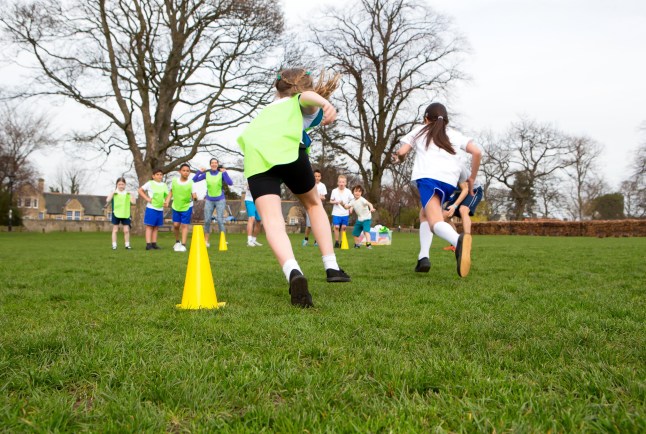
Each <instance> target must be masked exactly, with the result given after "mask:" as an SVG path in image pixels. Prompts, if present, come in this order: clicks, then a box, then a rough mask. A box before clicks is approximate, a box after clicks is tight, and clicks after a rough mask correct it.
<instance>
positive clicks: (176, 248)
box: [173, 241, 182, 252]
mask: <svg viewBox="0 0 646 434" xmlns="http://www.w3.org/2000/svg"><path fill="white" fill-rule="evenodd" d="M173 251H175V252H181V251H182V243H180V242H179V241H177V242H176V243H175V244H173Z"/></svg>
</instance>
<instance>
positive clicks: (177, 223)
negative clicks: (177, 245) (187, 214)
mask: <svg viewBox="0 0 646 434" xmlns="http://www.w3.org/2000/svg"><path fill="white" fill-rule="evenodd" d="M179 227H180V223H179V222H173V233H174V234H175V240H179Z"/></svg>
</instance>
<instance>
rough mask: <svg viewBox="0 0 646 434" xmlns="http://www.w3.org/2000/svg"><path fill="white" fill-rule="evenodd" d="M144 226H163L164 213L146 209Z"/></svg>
mask: <svg viewBox="0 0 646 434" xmlns="http://www.w3.org/2000/svg"><path fill="white" fill-rule="evenodd" d="M144 224H145V225H146V226H164V211H157V210H156V209H152V208H146V213H145V214H144Z"/></svg>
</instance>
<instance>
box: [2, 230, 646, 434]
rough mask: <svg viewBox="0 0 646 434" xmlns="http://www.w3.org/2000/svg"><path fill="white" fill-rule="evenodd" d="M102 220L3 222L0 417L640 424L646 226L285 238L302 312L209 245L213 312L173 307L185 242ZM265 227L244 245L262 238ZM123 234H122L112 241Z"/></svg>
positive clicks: (85, 421)
mask: <svg viewBox="0 0 646 434" xmlns="http://www.w3.org/2000/svg"><path fill="white" fill-rule="evenodd" d="M109 238H110V236H109V234H105V233H103V234H87V233H83V234H71V233H52V234H30V233H13V234H8V233H2V234H0V344H1V348H0V430H1V431H4V432H24V431H28V432H32V431H34V432H48V431H59V432H80V431H87V432H133V431H148V432H174V433H179V432H215V431H218V432H259V431H268V432H274V431H277V432H303V431H307V432H389V431H393V432H493V431H495V432H501V431H513V432H620V433H628V432H635V433H637V432H646V381H645V379H646V289H645V286H646V285H645V283H646V274H645V273H646V260H645V259H644V257H645V255H644V252H646V239H644V238H609V239H593V238H550V237H520V236H518V237H513V236H509V237H502V236H501V237H486V236H480V237H478V236H477V237H475V238H474V253H473V260H474V265H473V267H472V270H471V274H470V275H469V276H468V277H467V278H466V279H459V278H458V277H457V275H456V273H455V260H454V258H453V255H452V253H450V252H446V251H442V247H443V246H445V245H446V243H444V242H443V241H441V240H439V239H437V238H436V242H435V245H434V246H433V249H432V255H431V261H432V263H433V268H432V269H431V272H430V273H429V274H425V275H420V274H416V273H414V272H413V267H414V265H415V261H416V259H417V249H418V247H417V238H416V236H415V235H411V234H399V233H396V234H394V244H393V245H392V246H390V247H384V246H380V247H375V248H374V249H373V250H372V251H367V250H365V249H361V250H359V251H356V250H348V251H338V252H337V255H338V258H339V263H340V265H341V266H342V267H343V268H344V269H345V270H346V271H347V272H348V273H349V274H350V275H351V276H352V282H351V283H349V284H328V283H326V282H325V274H324V272H323V269H322V264H321V260H320V255H319V253H318V250H317V249H314V248H312V247H309V248H302V247H300V245H299V242H300V239H301V238H300V237H296V236H294V238H292V241H293V243H294V246H295V247H294V248H295V251H296V254H297V259H299V262H300V264H301V267H302V268H303V270H304V272H305V274H306V275H307V276H308V278H309V281H310V291H311V292H312V294H313V297H314V303H315V305H316V308H315V309H299V308H295V307H292V306H291V305H290V303H289V296H288V294H287V284H286V281H285V278H284V276H283V274H282V272H281V270H280V268H279V267H278V265H277V264H276V262H275V260H274V258H273V255H271V252H270V250H269V248H268V247H267V246H263V247H261V248H248V247H246V246H245V241H246V239H245V238H244V237H243V236H242V235H230V236H229V251H227V252H219V251H217V250H216V249H214V248H211V250H210V260H211V266H212V270H213V275H214V280H215V286H216V290H217V296H218V300H219V301H226V302H227V306H226V308H224V309H220V310H214V311H180V310H177V309H176V308H175V304H177V303H179V302H180V301H181V297H182V289H183V283H184V276H185V270H186V265H187V264H186V262H187V258H188V254H187V253H183V254H181V253H174V252H172V250H171V244H172V242H173V241H172V238H171V235H170V234H163V235H162V236H161V238H160V245H161V246H162V247H165V249H164V250H161V251H152V252H146V251H144V250H143V244H144V243H143V241H142V239H135V240H134V246H135V249H134V250H132V251H125V250H123V249H121V248H120V250H117V251H112V250H110V240H109ZM263 240H264V237H261V239H260V241H261V242H263ZM120 247H121V246H120Z"/></svg>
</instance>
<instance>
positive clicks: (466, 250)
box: [458, 234, 472, 277]
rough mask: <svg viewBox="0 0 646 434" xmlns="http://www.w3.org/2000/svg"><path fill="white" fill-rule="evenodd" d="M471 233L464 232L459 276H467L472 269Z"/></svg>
mask: <svg viewBox="0 0 646 434" xmlns="http://www.w3.org/2000/svg"><path fill="white" fill-rule="evenodd" d="M471 244H472V239H471V235H469V234H464V237H463V239H462V252H461V253H460V262H459V265H458V276H460V277H467V275H468V274H469V271H471Z"/></svg>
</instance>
